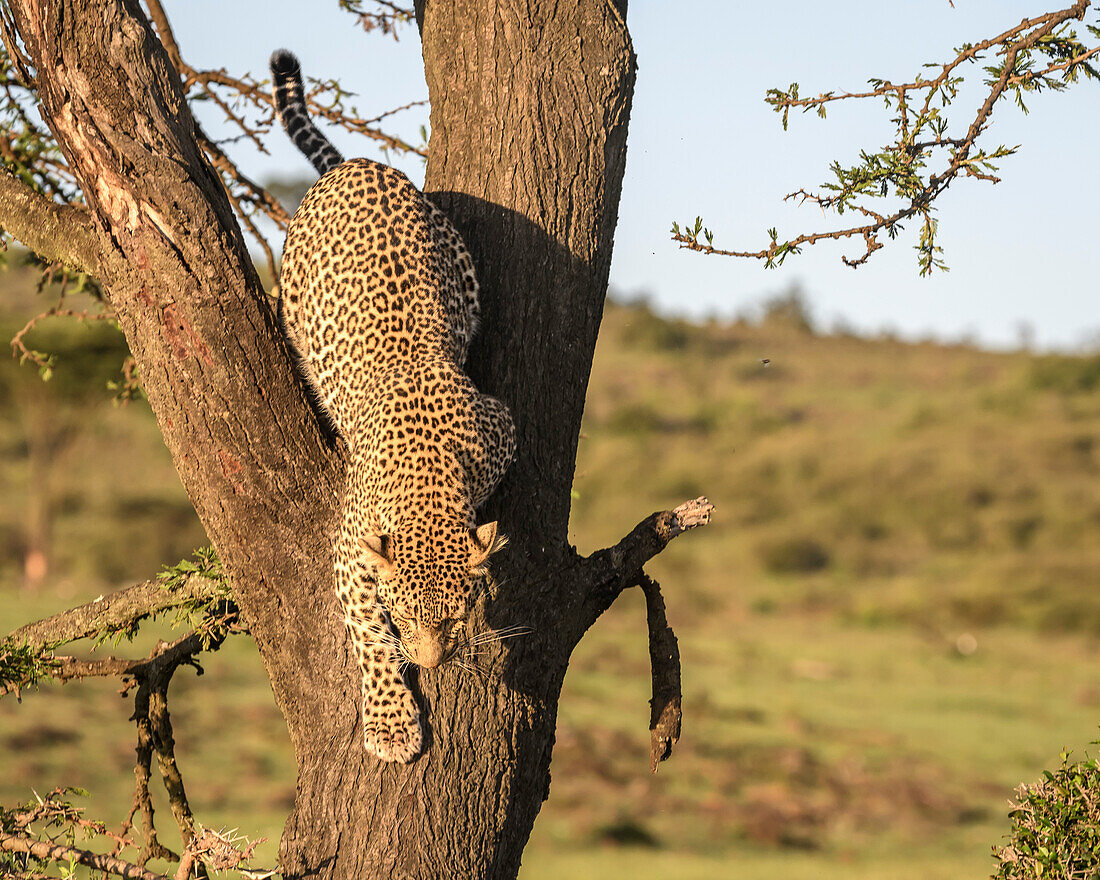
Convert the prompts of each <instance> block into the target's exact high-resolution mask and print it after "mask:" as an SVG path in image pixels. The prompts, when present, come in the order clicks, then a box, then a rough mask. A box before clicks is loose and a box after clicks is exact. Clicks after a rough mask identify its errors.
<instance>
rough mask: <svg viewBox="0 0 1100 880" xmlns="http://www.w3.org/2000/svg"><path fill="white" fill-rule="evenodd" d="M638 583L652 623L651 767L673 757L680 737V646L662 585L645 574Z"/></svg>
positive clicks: (647, 620) (648, 617)
mask: <svg viewBox="0 0 1100 880" xmlns="http://www.w3.org/2000/svg"><path fill="white" fill-rule="evenodd" d="M638 585H639V586H640V587H641V588H642V592H644V593H645V609H646V623H647V624H648V625H649V665H650V670H651V673H652V678H653V698H652V699H651V700H650V701H649V738H650V747H649V767H650V769H651V770H652V771H653V772H654V773H656V772H657V767H658V765H659V764H660V763H661V762H662V761H665V760H667V759H668V758H669V757H671V756H672V747H673V746H674V745H675V744H676V743H677V741H678V740H679V739H680V719H681V711H680V646H679V644H678V643H677V641H676V634H675V633H674V632H673V631H672V627H671V626H669V624H668V618H667V616H666V615H665V600H664V597H663V596H662V595H661V585H660V584H658V583H657V582H656V581H655V580H653V579H652V578H650V577H648V576H647V575H645V574H643V575H642V576H641V578H640V579H639V580H638Z"/></svg>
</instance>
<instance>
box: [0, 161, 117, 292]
mask: <svg viewBox="0 0 1100 880" xmlns="http://www.w3.org/2000/svg"><path fill="white" fill-rule="evenodd" d="M0 226H2V227H3V228H4V230H5V231H6V232H9V233H11V235H13V236H15V238H17V239H18V240H19V241H21V242H22V243H23V244H25V245H26V246H27V247H28V248H30V249H31V250H32V251H34V252H35V253H36V254H39V255H41V256H42V257H45V259H46V260H48V261H51V262H53V261H57V262H61V263H64V264H65V265H67V266H71V267H72V268H74V269H78V270H79V271H81V272H87V273H88V274H89V275H98V274H99V271H100V248H99V239H98V237H97V236H96V234H95V232H94V227H93V226H92V217H91V214H90V213H89V212H88V210H87V209H86V208H78V207H74V206H72V205H59V204H57V203H56V202H52V201H50V200H49V199H47V198H46V197H45V196H43V195H41V194H39V193H37V192H35V191H34V190H33V189H31V188H30V187H29V186H27V185H26V184H25V183H24V182H23V181H21V180H20V179H19V178H18V177H16V176H15V175H14V174H13V173H12V172H10V171H8V170H7V169H4V170H3V171H0Z"/></svg>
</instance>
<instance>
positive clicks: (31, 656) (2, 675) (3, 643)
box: [0, 636, 57, 818]
mask: <svg viewBox="0 0 1100 880" xmlns="http://www.w3.org/2000/svg"><path fill="white" fill-rule="evenodd" d="M56 647H57V644H50V645H46V646H45V647H44V648H41V649H36V648H32V647H31V646H29V645H25V644H18V643H16V641H15V640H14V639H13V638H12V637H11V636H6V637H5V638H4V639H2V640H0V694H2V693H8V692H9V691H15V692H16V693H18V692H19V690H20V689H21V688H24V687H37V686H38V682H39V680H40V679H43V678H49V677H50V676H51V674H52V673H53V670H54V669H55V668H56V667H57V661H55V660H54V659H53V656H52V654H53V650H54V648H56ZM0 818H2V810H0Z"/></svg>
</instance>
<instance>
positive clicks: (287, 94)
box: [271, 49, 344, 174]
mask: <svg viewBox="0 0 1100 880" xmlns="http://www.w3.org/2000/svg"><path fill="white" fill-rule="evenodd" d="M271 75H272V77H273V78H274V83H275V113H276V115H278V117H279V121H280V122H281V123H282V124H283V128H285V129H286V133H287V134H288V135H290V139H291V140H292V141H294V146H296V147H297V148H298V149H299V150H301V151H302V152H303V153H305V155H306V158H307V159H309V161H310V162H311V163H312V164H313V167H314V168H316V169H317V171H318V172H319V173H321V174H324V173H325V172H326V171H329V170H330V169H332V168H335V167H336V166H337V165H339V164H340V163H341V162H343V161H344V157H343V156H341V155H340V153H339V152H338V151H337V149H336V147H334V146H333V145H332V144H331V143H329V141H328V138H326V137H325V136H324V135H323V134H321V132H320V131H318V130H317V126H316V125H314V124H313V120H312V119H310V118H309V111H308V110H307V109H306V96H305V91H304V89H303V88H302V70H301V68H300V67H299V66H298V59H297V58H296V57H295V56H294V54H293V53H292V52H288V51H287V50H286V49H276V50H275V52H274V53H272V55H271Z"/></svg>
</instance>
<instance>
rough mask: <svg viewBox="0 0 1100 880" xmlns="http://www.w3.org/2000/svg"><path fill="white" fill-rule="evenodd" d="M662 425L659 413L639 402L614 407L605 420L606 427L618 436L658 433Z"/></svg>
mask: <svg viewBox="0 0 1100 880" xmlns="http://www.w3.org/2000/svg"><path fill="white" fill-rule="evenodd" d="M662 425H663V422H662V420H661V415H660V413H658V412H657V411H656V410H655V409H654V408H653V407H652V406H650V405H649V404H646V403H639V402H630V403H624V404H622V405H621V406H617V407H615V409H614V410H613V411H612V413H611V415H610V416H609V417H608V420H607V426H608V427H609V428H610V429H611V430H612V431H615V432H617V433H620V434H646V433H650V432H652V431H659V430H660V429H661V427H662Z"/></svg>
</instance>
